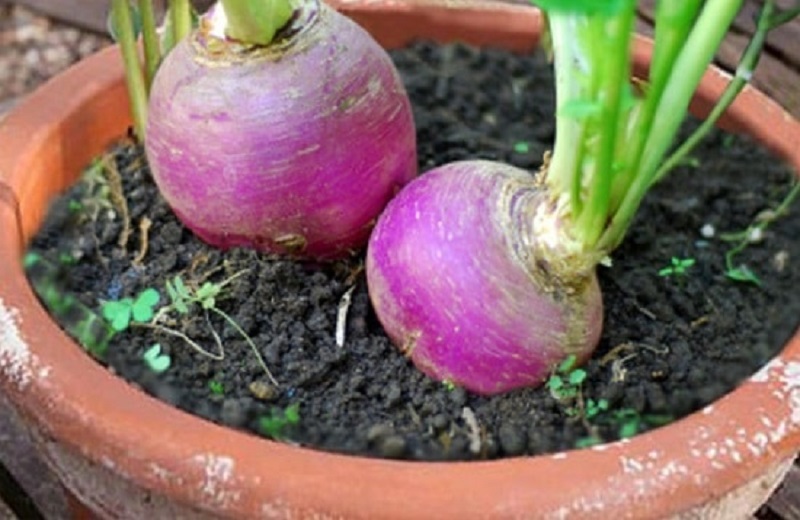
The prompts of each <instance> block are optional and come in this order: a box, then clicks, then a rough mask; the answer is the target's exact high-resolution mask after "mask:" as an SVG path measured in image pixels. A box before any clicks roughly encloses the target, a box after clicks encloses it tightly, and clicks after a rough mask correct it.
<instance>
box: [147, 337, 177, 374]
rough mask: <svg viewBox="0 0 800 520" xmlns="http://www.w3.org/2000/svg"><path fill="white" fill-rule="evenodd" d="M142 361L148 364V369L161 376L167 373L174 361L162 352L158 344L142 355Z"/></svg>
mask: <svg viewBox="0 0 800 520" xmlns="http://www.w3.org/2000/svg"><path fill="white" fill-rule="evenodd" d="M142 359H143V360H144V362H145V363H146V364H147V366H148V368H150V370H152V371H153V372H155V373H156V374H161V373H162V372H164V371H166V370H167V369H168V368H169V366H170V365H171V364H172V359H171V358H170V357H169V355H167V354H165V353H164V352H162V350H161V344H160V343H156V344H155V345H153V346H152V347H150V348H149V349H147V350H145V352H144V354H142Z"/></svg>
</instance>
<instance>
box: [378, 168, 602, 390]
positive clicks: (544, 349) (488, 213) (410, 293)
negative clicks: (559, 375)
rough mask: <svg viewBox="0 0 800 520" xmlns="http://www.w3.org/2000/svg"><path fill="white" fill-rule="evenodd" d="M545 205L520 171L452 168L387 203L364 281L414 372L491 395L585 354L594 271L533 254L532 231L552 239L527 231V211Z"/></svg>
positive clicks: (593, 310)
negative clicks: (571, 270) (570, 268)
mask: <svg viewBox="0 0 800 520" xmlns="http://www.w3.org/2000/svg"><path fill="white" fill-rule="evenodd" d="M550 200H551V198H550V197H549V195H548V193H547V191H546V189H545V188H544V187H543V186H542V185H539V184H537V183H536V182H534V180H533V177H531V175H530V174H528V173H527V172H525V171H523V170H519V169H517V168H514V167H511V166H507V165H503V164H500V163H495V162H490V161H462V162H457V163H451V164H449V165H446V166H442V167H439V168H436V169H435V170H433V171H431V172H428V173H426V174H425V175H423V176H421V177H420V178H418V179H416V180H414V181H413V182H412V183H410V184H409V185H408V186H406V187H405V188H404V189H403V190H402V191H401V192H400V193H399V194H398V195H397V197H395V198H394V199H393V200H392V202H390V203H389V205H388V206H387V208H386V210H385V211H384V213H383V214H382V215H381V217H380V219H379V221H378V224H377V225H376V227H375V229H374V231H373V234H372V237H371V238H370V242H369V246H368V249H367V263H366V270H367V283H368V286H369V292H370V297H371V300H372V304H373V307H374V308H375V311H376V313H377V316H378V318H379V320H380V322H381V324H382V325H383V327H384V329H385V330H386V332H387V334H388V335H389V336H390V337H391V339H392V341H393V342H394V343H395V344H396V345H397V346H398V347H400V348H401V349H402V350H403V351H404V352H405V353H406V354H407V355H408V356H410V358H411V359H412V360H413V362H414V363H415V365H416V366H417V367H418V368H419V369H420V370H422V371H423V372H425V373H426V374H428V375H430V376H432V377H434V378H436V379H438V380H448V381H451V382H453V383H455V384H458V385H461V386H464V387H465V388H467V389H469V390H472V391H474V392H477V393H481V394H496V393H501V392H505V391H509V390H512V389H515V388H519V387H526V386H536V385H538V384H541V383H542V382H543V381H544V380H545V379H546V378H547V377H548V376H549V374H550V373H551V370H552V369H553V366H554V365H555V364H557V363H558V362H559V361H561V360H563V359H564V358H565V357H566V356H568V355H570V354H574V355H576V356H577V358H578V360H579V361H582V360H584V359H586V358H587V357H588V356H589V355H590V354H591V352H592V350H593V349H594V347H595V346H596V344H597V342H598V341H599V337H600V331H601V328H602V297H601V294H600V288H599V285H598V283H597V277H596V274H595V271H594V269H593V268H591V269H583V268H582V269H581V270H579V271H577V272H576V273H575V274H574V275H564V273H562V272H554V271H553V270H554V269H556V263H554V262H550V261H547V260H545V257H547V256H548V255H545V254H540V253H539V252H538V249H539V248H540V247H543V246H542V244H541V243H540V242H537V233H540V232H542V231H545V232H548V234H550V235H551V233H549V230H541V229H535V226H536V223H537V222H539V221H540V219H538V218H536V217H535V215H536V213H537V211H540V210H542V209H543V208H544V206H542V205H543V204H544V205H547V204H549V201H550ZM544 247H550V246H544ZM561 267H563V266H561ZM561 267H558V269H561Z"/></svg>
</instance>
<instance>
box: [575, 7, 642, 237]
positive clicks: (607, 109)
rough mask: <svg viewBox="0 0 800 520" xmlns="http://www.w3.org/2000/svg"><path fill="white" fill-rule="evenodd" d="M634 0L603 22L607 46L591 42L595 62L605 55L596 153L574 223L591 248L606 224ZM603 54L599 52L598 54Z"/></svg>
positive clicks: (613, 174)
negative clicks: (586, 194) (585, 197)
mask: <svg viewBox="0 0 800 520" xmlns="http://www.w3.org/2000/svg"><path fill="white" fill-rule="evenodd" d="M635 7H636V5H635V2H634V1H633V0H631V1H630V2H629V3H628V4H627V5H624V6H623V7H621V8H620V13H619V15H618V16H614V17H612V18H610V19H608V20H607V21H606V22H605V24H604V25H605V34H606V42H607V43H606V45H604V46H603V48H602V49H601V48H600V46H599V45H597V44H596V42H595V45H594V49H595V52H596V53H597V54H596V58H597V61H600V58H602V57H603V56H602V55H604V56H605V57H606V61H605V67H604V68H603V73H602V74H601V75H600V76H599V78H598V79H599V81H600V85H599V91H598V93H597V94H598V95H597V101H598V102H599V104H600V124H599V126H598V135H597V138H598V139H599V143H598V147H599V149H598V153H597V154H596V163H595V164H594V166H593V168H594V171H593V175H592V177H591V180H590V188H589V193H591V194H592V195H591V197H589V200H588V202H587V204H586V205H585V209H584V211H583V212H582V213H581V215H580V220H579V221H578V222H577V230H578V233H579V236H580V240H581V242H582V243H583V244H584V245H585V246H586V247H593V246H594V244H595V242H596V241H597V240H598V239H599V237H600V235H601V234H602V232H603V230H604V229H605V227H606V222H607V220H608V216H607V214H608V207H609V203H610V197H611V186H612V183H613V180H614V176H615V174H616V169H617V164H615V162H616V161H615V156H616V150H617V142H618V139H619V137H620V136H619V129H620V117H621V115H622V111H623V106H622V102H623V93H624V90H623V89H624V87H625V86H626V80H627V78H628V77H629V76H630V58H629V53H630V41H631V31H632V29H633V20H634V18H635V13H636V11H635ZM601 53H602V55H601Z"/></svg>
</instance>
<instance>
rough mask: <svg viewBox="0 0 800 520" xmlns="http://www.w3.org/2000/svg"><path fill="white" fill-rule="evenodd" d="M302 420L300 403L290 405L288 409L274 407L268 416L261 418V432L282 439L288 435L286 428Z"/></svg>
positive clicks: (271, 437) (272, 437)
mask: <svg viewBox="0 0 800 520" xmlns="http://www.w3.org/2000/svg"><path fill="white" fill-rule="evenodd" d="M299 422H300V405H298V404H297V403H295V404H292V405H289V406H287V407H286V409H283V410H282V409H280V408H272V410H271V411H270V414H269V415H268V416H264V417H261V419H259V422H258V424H259V427H260V428H261V433H263V434H264V435H266V436H267V437H269V438H270V439H275V440H281V439H283V438H284V437H285V435H286V429H287V428H288V427H290V426H294V425H296V424H298V423H299Z"/></svg>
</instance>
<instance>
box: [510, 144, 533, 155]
mask: <svg viewBox="0 0 800 520" xmlns="http://www.w3.org/2000/svg"><path fill="white" fill-rule="evenodd" d="M530 149H531V147H530V145H529V144H528V143H526V142H525V141H518V142H516V143H514V153H519V154H523V153H528V152H529V151H530Z"/></svg>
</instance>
